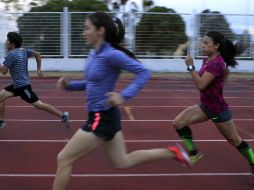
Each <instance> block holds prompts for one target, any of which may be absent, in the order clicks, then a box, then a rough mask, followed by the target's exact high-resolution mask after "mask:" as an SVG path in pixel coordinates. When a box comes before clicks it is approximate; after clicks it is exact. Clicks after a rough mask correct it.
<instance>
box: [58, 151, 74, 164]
mask: <svg viewBox="0 0 254 190" xmlns="http://www.w3.org/2000/svg"><path fill="white" fill-rule="evenodd" d="M70 164H71V162H70V160H69V159H67V157H66V156H64V154H63V153H62V152H60V153H59V154H58V155H57V165H58V166H60V167H64V166H68V165H70Z"/></svg>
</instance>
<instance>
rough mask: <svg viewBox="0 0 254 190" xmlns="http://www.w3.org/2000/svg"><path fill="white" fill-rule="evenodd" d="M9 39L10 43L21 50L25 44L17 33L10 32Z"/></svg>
mask: <svg viewBox="0 0 254 190" xmlns="http://www.w3.org/2000/svg"><path fill="white" fill-rule="evenodd" d="M7 38H8V40H9V41H10V43H13V44H14V45H15V47H16V48H20V47H21V45H22V42H23V39H22V37H21V35H20V34H19V33H17V32H9V33H8V34H7Z"/></svg>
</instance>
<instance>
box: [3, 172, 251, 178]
mask: <svg viewBox="0 0 254 190" xmlns="http://www.w3.org/2000/svg"><path fill="white" fill-rule="evenodd" d="M249 175H251V173H244V172H243V173H158V174H154V173H144V174H139V173H137V174H136V173H132V174H117V173H116V174H72V175H71V176H72V177H184V176H249ZM0 177H55V174H0Z"/></svg>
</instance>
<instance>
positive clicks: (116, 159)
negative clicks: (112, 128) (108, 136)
mask: <svg viewBox="0 0 254 190" xmlns="http://www.w3.org/2000/svg"><path fill="white" fill-rule="evenodd" d="M105 148H106V151H107V153H108V155H109V157H110V158H111V160H112V162H113V163H114V165H115V167H117V168H119V169H124V168H129V167H132V166H135V165H138V164H141V163H145V162H150V161H153V160H158V159H168V158H171V159H177V160H179V161H181V162H183V163H185V164H187V165H189V157H188V155H187V153H186V152H185V151H184V150H180V148H179V147H177V146H171V147H168V148H157V149H149V150H137V151H133V152H131V153H127V150H126V146H125V143H124V137H123V133H122V131H119V132H117V133H116V135H115V136H114V138H113V139H112V140H110V141H106V143H105Z"/></svg>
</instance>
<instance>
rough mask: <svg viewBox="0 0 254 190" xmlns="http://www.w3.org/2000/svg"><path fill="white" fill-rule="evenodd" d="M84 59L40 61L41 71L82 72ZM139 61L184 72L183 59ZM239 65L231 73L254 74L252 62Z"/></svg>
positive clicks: (159, 69)
mask: <svg viewBox="0 0 254 190" xmlns="http://www.w3.org/2000/svg"><path fill="white" fill-rule="evenodd" d="M85 61H86V60H85V59H77V58H75V59H52V58H51V59H49V58H44V59H42V69H43V71H82V70H83V67H84V64H85ZM140 61H141V62H142V63H143V64H144V65H145V66H146V67H147V68H148V69H150V70H151V71H154V72H186V66H185V64H184V60H183V59H140ZM194 63H195V66H196V68H197V69H199V68H200V66H201V64H202V60H194ZM238 63H239V65H238V66H237V68H235V69H231V71H233V72H248V73H250V72H254V61H253V60H250V61H245V60H239V61H238ZM29 70H30V71H35V70H36V62H35V59H30V60H29Z"/></svg>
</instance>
